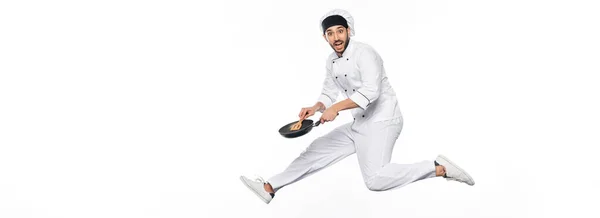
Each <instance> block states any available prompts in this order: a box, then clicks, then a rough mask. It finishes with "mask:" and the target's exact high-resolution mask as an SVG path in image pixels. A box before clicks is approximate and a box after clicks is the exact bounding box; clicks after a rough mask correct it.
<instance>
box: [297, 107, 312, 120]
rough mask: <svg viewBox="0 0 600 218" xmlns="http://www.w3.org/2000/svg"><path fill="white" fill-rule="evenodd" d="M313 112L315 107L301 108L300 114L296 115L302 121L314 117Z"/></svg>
mask: <svg viewBox="0 0 600 218" xmlns="http://www.w3.org/2000/svg"><path fill="white" fill-rule="evenodd" d="M315 111H317V110H316V108H315V107H305V108H302V110H300V113H299V114H298V117H299V118H300V120H304V119H306V118H309V117H310V116H312V115H315Z"/></svg>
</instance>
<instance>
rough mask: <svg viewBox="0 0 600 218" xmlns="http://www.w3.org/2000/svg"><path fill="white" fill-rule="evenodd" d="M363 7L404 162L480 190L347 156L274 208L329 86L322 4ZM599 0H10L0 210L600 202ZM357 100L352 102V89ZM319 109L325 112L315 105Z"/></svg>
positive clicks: (70, 212)
mask: <svg viewBox="0 0 600 218" xmlns="http://www.w3.org/2000/svg"><path fill="white" fill-rule="evenodd" d="M333 8H343V9H346V10H348V11H349V12H350V13H351V14H352V15H353V16H354V19H355V22H356V24H355V30H356V36H355V38H354V40H357V41H362V42H365V43H368V44H370V45H372V46H373V47H375V49H376V50H377V51H378V52H379V53H380V54H381V56H382V57H383V59H384V61H385V67H386V70H387V74H388V76H389V78H390V81H391V83H392V85H393V87H394V89H395V90H396V92H397V93H398V98H399V101H400V105H401V110H402V112H403V115H404V119H405V124H404V129H403V132H402V134H401V136H400V138H399V139H398V141H397V143H396V147H395V150H394V154H393V157H392V161H393V162H398V163H410V162H414V161H420V160H424V159H427V160H432V159H433V158H435V156H436V155H438V154H445V155H447V156H448V157H449V158H451V159H452V160H454V161H455V162H457V163H458V164H460V165H461V166H462V167H463V168H465V169H466V170H467V171H468V172H469V173H470V174H471V175H472V176H473V177H474V179H475V181H476V185H475V186H473V187H470V186H467V185H464V184H460V183H456V182H447V181H445V180H444V179H439V178H436V179H430V180H424V181H419V182H417V183H413V184H410V185H408V186H406V187H404V188H402V189H398V190H394V191H389V192H371V191H369V190H368V189H367V188H366V186H365V185H364V183H363V181H362V178H361V176H360V169H359V168H358V163H357V160H356V156H355V155H352V156H349V157H348V158H347V159H344V160H343V161H341V162H339V163H338V164H336V165H334V166H332V167H330V168H328V169H325V170H323V171H321V172H319V173H318V174H315V175H314V176H311V177H309V178H307V179H305V180H302V181H301V182H298V183H295V184H293V185H290V186H288V187H286V188H284V189H282V190H281V191H280V192H278V196H277V197H276V198H275V199H274V200H273V201H272V202H271V204H269V205H266V204H264V203H263V202H262V201H260V200H259V199H258V198H257V197H256V196H255V195H254V194H253V193H251V192H250V191H249V190H248V189H247V188H246V187H245V186H243V184H242V183H241V182H240V180H239V176H240V175H247V176H254V175H260V176H262V177H263V178H265V179H266V178H269V177H270V176H272V175H274V174H275V173H278V172H280V171H281V170H283V169H284V168H285V167H286V166H287V165H288V164H289V163H290V162H291V161H292V160H293V159H294V158H295V157H296V156H297V155H298V154H300V152H301V151H302V150H303V149H304V148H305V147H306V146H307V145H308V144H309V143H310V142H311V141H312V140H313V139H315V138H316V137H318V136H319V135H322V134H325V133H326V132H328V131H330V130H331V129H333V128H334V127H336V126H338V125H341V124H343V123H345V122H349V121H350V120H351V119H352V118H351V116H350V114H349V113H347V112H346V113H345V112H342V113H341V115H340V116H339V117H338V118H337V119H336V120H335V121H334V122H332V123H326V124H325V125H322V126H319V127H317V128H315V129H314V130H313V131H312V132H310V133H309V134H308V135H306V136H303V137H301V138H297V139H285V138H283V137H281V136H280V135H279V134H278V132H277V130H278V128H279V127H281V126H282V125H284V124H286V123H289V122H292V121H294V120H296V119H297V113H298V112H299V110H300V108H301V107H304V106H311V105H312V104H314V103H315V100H316V99H317V97H318V94H319V93H320V88H321V84H322V79H323V78H324V75H325V74H324V73H325V71H324V70H325V58H326V57H327V55H328V54H329V53H330V52H331V48H330V47H329V46H328V45H327V44H326V42H325V40H324V39H323V38H322V36H321V33H320V32H319V19H320V17H321V16H322V15H323V14H324V13H326V12H327V11H329V10H331V9H333ZM599 10H600V7H599V6H598V3H597V2H596V1H541V0H540V1H523V0H519V1H416V0H413V1H374V0H370V1H297V2H295V3H289V2H287V1H276V0H272V1H256V0H255V1H219V3H216V1H215V3H212V2H211V3H209V1H131V0H129V1H123V0H120V1H94V2H93V1H2V2H1V3H0V217H7V218H19V217H73V218H75V217H77V218H80V217H86V218H92V217H127V218H133V217H178V218H180V217H327V218H329V217H598V216H599V213H598V212H597V210H596V207H597V205H596V203H597V196H598V195H599V194H600V188H598V186H597V184H598V183H599V182H600V176H598V172H597V171H596V169H597V165H596V162H597V161H596V160H595V159H596V158H597V156H598V155H597V150H598V149H597V146H598V145H600V139H599V137H598V132H599V131H600V127H599V122H600V115H598V112H599V111H600V106H599V100H598V99H599V94H598V93H600V86H599V85H598V82H600V80H598V79H597V75H598V74H599V73H600V64H599V63H600V62H599V59H600V40H598V39H600V28H599V26H600V13H598V11H599ZM340 100H341V99H340ZM318 116H320V114H319V113H317V115H316V117H314V118H315V119H316V118H318Z"/></svg>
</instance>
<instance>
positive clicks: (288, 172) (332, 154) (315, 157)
mask: <svg viewBox="0 0 600 218" xmlns="http://www.w3.org/2000/svg"><path fill="white" fill-rule="evenodd" d="M350 125H351V123H348V124H345V125H342V126H339V127H337V128H335V129H334V130H332V131H331V132H329V133H327V134H326V135H324V136H321V137H319V138H317V139H315V140H314V141H313V142H312V143H311V144H310V145H309V146H308V147H307V148H306V150H304V151H303V152H302V153H301V154H300V156H299V157H297V158H296V159H294V160H293V161H292V163H290V164H289V165H288V167H287V168H286V169H285V170H284V171H283V172H281V173H279V174H277V175H274V176H273V177H271V178H270V179H268V184H267V186H268V185H269V184H270V187H267V188H272V189H273V191H277V190H279V189H281V188H282V187H284V186H287V185H290V184H292V183H295V182H297V181H300V180H302V179H304V178H306V177H308V176H310V175H312V174H314V173H316V172H318V171H320V170H322V169H324V168H326V167H329V166H331V165H333V164H335V163H337V162H339V161H340V160H342V159H344V158H345V157H347V156H349V155H351V154H353V153H354V152H355V150H354V142H353V141H352V138H351V136H350V131H351V130H350Z"/></svg>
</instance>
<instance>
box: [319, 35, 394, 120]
mask: <svg viewBox="0 0 600 218" xmlns="http://www.w3.org/2000/svg"><path fill="white" fill-rule="evenodd" d="M340 93H341V94H342V96H344V97H345V98H350V99H351V100H352V101H354V102H355V103H356V104H357V105H358V106H359V107H357V108H354V109H351V112H352V116H353V117H354V119H355V120H356V121H357V122H362V121H372V122H377V121H383V120H391V119H395V118H402V114H401V112H400V108H399V105H398V100H397V99H396V93H395V91H394V89H393V88H392V86H391V85H390V83H389V81H388V77H387V75H386V72H385V68H384V66H383V59H382V58H381V57H380V56H379V54H378V53H377V51H375V49H374V48H373V47H371V46H370V45H368V44H365V43H362V42H358V41H356V40H354V39H350V40H349V44H348V47H347V48H346V50H345V51H344V53H343V54H342V56H341V57H339V56H338V55H337V54H336V53H335V52H333V53H332V54H331V55H330V56H329V57H328V58H327V63H326V74H325V80H324V82H323V88H322V91H321V95H320V96H319V97H318V101H320V102H321V103H323V104H324V105H325V107H326V108H329V107H330V106H331V105H333V104H334V103H335V102H336V100H337V98H338V97H339V94H340Z"/></svg>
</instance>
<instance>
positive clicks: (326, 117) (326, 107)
mask: <svg viewBox="0 0 600 218" xmlns="http://www.w3.org/2000/svg"><path fill="white" fill-rule="evenodd" d="M320 27H321V31H322V34H323V37H324V39H325V41H327V43H328V44H329V46H331V48H332V49H333V52H332V53H331V55H330V56H329V57H328V58H327V61H326V63H325V66H326V72H325V78H324V81H323V86H322V87H323V88H322V90H321V93H320V95H319V96H318V98H317V102H316V103H315V104H314V105H313V106H312V107H305V108H302V109H301V110H300V113H299V114H298V116H299V118H300V119H301V120H302V119H305V118H307V117H310V116H313V115H314V114H315V112H320V113H321V117H320V118H319V120H320V121H321V123H323V125H324V124H325V123H326V122H331V121H334V120H335V119H336V117H337V116H338V114H339V112H344V111H349V112H350V113H351V114H352V116H353V117H354V119H353V120H352V121H351V122H349V123H345V124H343V125H340V126H338V127H336V128H335V129H333V130H332V131H331V132H329V133H327V134H325V135H323V136H321V137H318V138H317V139H315V140H314V141H312V143H311V144H310V145H309V146H308V147H307V148H306V150H304V151H303V152H302V153H301V154H300V156H299V157H297V158H296V159H294V160H293V161H292V162H291V163H290V164H289V165H288V166H287V168H286V169H284V170H283V172H280V173H278V174H276V175H274V176H272V177H271V178H270V179H269V180H268V181H265V180H264V179H262V178H261V177H258V178H256V179H254V180H251V179H249V178H247V177H245V176H241V177H240V179H241V180H242V182H243V183H244V184H245V185H246V186H247V187H248V188H249V189H250V190H251V191H252V192H254V193H255V194H256V195H257V196H258V197H259V198H260V199H261V200H263V201H264V202H265V203H267V204H268V203H269V202H270V201H271V200H272V199H273V197H274V196H275V192H277V191H278V190H279V189H281V188H283V187H286V186H289V185H291V184H293V183H295V182H298V181H300V180H302V179H304V178H306V177H308V176H310V175H313V174H314V173H316V172H318V171H320V170H322V169H324V168H326V167H328V166H331V165H333V164H335V163H337V162H338V161H340V160H342V159H344V158H345V157H347V156H349V155H351V154H356V155H357V159H358V162H359V165H360V170H361V173H362V178H363V180H364V184H365V186H366V187H367V188H368V189H369V190H371V191H387V190H392V189H397V188H400V187H403V186H405V185H408V184H410V183H413V182H416V181H419V180H423V179H427V178H434V177H443V178H446V179H447V180H452V181H458V182H462V183H465V184H468V185H474V184H475V182H474V180H473V179H472V178H471V176H469V174H467V172H465V171H464V170H463V169H461V168H460V167H459V166H458V165H456V164H455V163H454V162H452V161H450V160H449V159H448V158H447V157H445V156H444V155H438V156H437V157H436V159H435V160H422V161H419V162H414V163H391V162H390V159H391V154H392V151H393V148H394V145H395V143H396V139H397V138H398V136H399V135H400V132H401V130H402V125H403V118H402V114H401V112H400V108H399V104H398V100H397V98H396V93H395V91H394V89H393V87H392V86H391V85H390V82H389V80H388V77H387V75H386V72H385V68H384V64H383V59H382V58H381V56H380V55H379V54H378V53H377V51H376V50H375V49H374V48H373V47H371V46H370V45H368V44H366V43H362V42H359V41H356V40H355V39H352V38H351V37H353V36H354V35H355V29H354V19H353V18H352V16H351V15H350V14H349V13H348V12H347V11H345V10H341V9H335V10H332V11H329V12H328V13H326V14H325V15H324V16H323V17H322V18H321V20H320ZM340 94H341V96H342V97H343V99H344V100H342V101H339V102H336V100H337V99H338V97H340Z"/></svg>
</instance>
